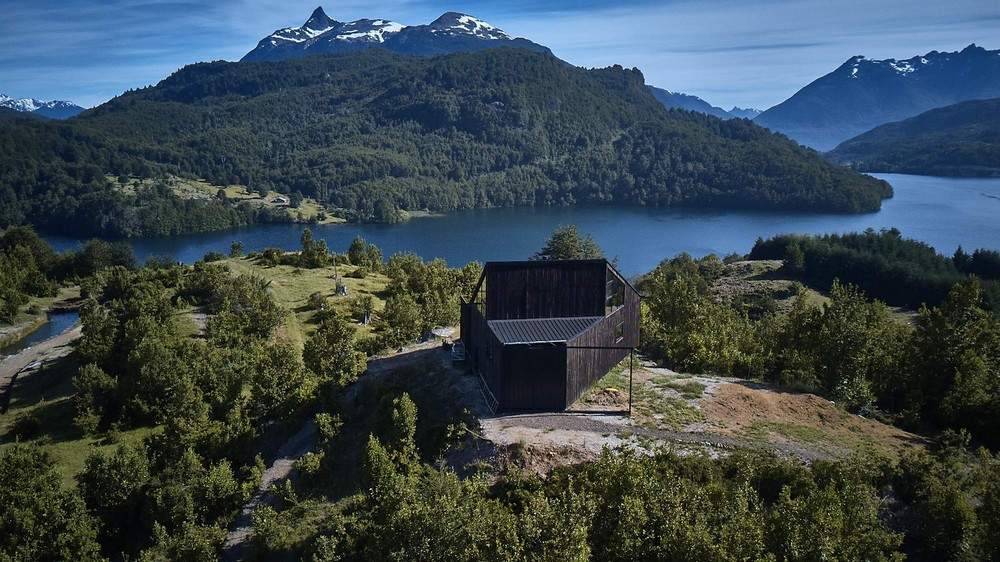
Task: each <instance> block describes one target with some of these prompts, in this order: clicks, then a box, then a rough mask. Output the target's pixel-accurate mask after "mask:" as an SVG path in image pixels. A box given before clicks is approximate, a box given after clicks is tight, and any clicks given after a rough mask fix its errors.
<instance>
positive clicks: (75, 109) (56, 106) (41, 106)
mask: <svg viewBox="0 0 1000 562" xmlns="http://www.w3.org/2000/svg"><path fill="white" fill-rule="evenodd" d="M0 107H6V108H8V109H13V110H14V111H20V112H22V113H34V114H36V115H42V116H44V117H49V118H52V119H68V118H70V117H73V116H74V115H77V114H79V113H81V112H83V111H84V109H83V108H82V107H80V106H79V105H76V104H74V103H72V102H68V101H41V100H36V99H34V98H21V99H15V98H12V97H10V96H7V95H4V94H0Z"/></svg>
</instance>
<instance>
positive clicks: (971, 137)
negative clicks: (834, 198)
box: [827, 99, 1000, 177]
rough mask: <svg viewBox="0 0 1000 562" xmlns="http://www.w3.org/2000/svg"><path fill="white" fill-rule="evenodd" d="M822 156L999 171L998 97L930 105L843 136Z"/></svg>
mask: <svg viewBox="0 0 1000 562" xmlns="http://www.w3.org/2000/svg"><path fill="white" fill-rule="evenodd" d="M827 156H828V157H829V158H830V159H831V160H833V161H835V162H840V163H843V164H850V165H851V166H852V167H854V168H855V169H858V170H862V171H865V172H892V173H903V174H921V175H929V176H971V177H986V176H989V177H996V176H1000V99H991V100H977V101H967V102H962V103H958V104H955V105H949V106H947V107H942V108H940V109H932V110H930V111H928V112H926V113H921V114H920V115H917V116H916V117H911V118H909V119H905V120H903V121H898V122H896V123H887V124H885V125H881V126H879V127H876V128H874V129H872V130H871V131H868V132H867V133H864V134H862V135H858V136H857V137H854V138H853V139H850V140H848V141H844V142H843V143H841V144H840V146H838V147H837V148H835V149H833V150H832V151H830V152H829V153H827Z"/></svg>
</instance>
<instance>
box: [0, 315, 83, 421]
mask: <svg viewBox="0 0 1000 562" xmlns="http://www.w3.org/2000/svg"><path fill="white" fill-rule="evenodd" d="M80 334H81V325H80V323H79V322H78V323H76V324H74V325H73V326H71V327H70V328H69V329H68V330H66V331H65V332H63V333H61V334H59V335H58V336H56V337H54V338H50V339H47V340H45V341H43V342H41V343H38V344H36V345H33V346H31V347H29V348H27V349H25V350H23V351H21V352H20V353H18V354H17V355H11V356H8V357H5V358H3V359H2V360H0V411H3V410H4V409H5V407H6V404H7V403H8V402H9V401H10V393H11V391H12V390H13V386H14V381H15V380H16V379H17V377H18V376H20V375H24V374H28V373H31V372H34V371H36V370H38V369H39V368H41V367H42V366H43V365H44V364H45V363H47V362H50V361H53V360H55V359H58V358H60V357H65V356H66V355H69V354H70V352H72V351H73V348H72V346H71V345H70V344H71V343H73V341H75V340H76V338H78V337H80Z"/></svg>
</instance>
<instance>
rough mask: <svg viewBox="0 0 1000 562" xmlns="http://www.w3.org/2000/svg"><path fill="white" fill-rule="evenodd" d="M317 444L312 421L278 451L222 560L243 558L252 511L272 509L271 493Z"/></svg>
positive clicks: (232, 533) (229, 538)
mask: <svg viewBox="0 0 1000 562" xmlns="http://www.w3.org/2000/svg"><path fill="white" fill-rule="evenodd" d="M315 444H316V423H315V422H314V421H312V420H310V421H308V422H306V424H305V425H303V426H302V429H300V430H299V432H298V433H296V434H295V435H293V436H292V438H291V439H289V440H288V441H285V444H284V445H282V446H281V448H280V449H278V455H277V458H276V459H274V462H272V463H271V466H270V467H268V469H267V470H265V471H264V474H263V475H262V476H261V479H260V486H259V487H258V488H257V492H256V493H255V494H254V495H253V497H252V498H250V501H249V502H247V504H246V505H244V506H243V509H241V510H240V514H239V515H238V516H236V521H235V522H234V523H233V526H232V528H231V529H230V530H229V534H228V535H226V542H225V543H224V544H223V546H222V559H223V560H232V561H236V560H241V559H242V558H243V556H244V554H245V553H246V548H247V540H248V539H249V538H250V533H251V532H252V531H253V511H254V510H255V509H257V508H258V507H260V506H262V505H273V501H274V498H273V497H272V495H271V493H270V492H271V489H272V488H273V487H274V485H275V484H277V483H278V482H281V481H282V480H285V479H286V478H288V476H289V475H290V474H291V472H292V465H294V464H295V461H297V460H298V459H299V458H301V457H302V456H303V455H305V454H306V453H308V452H309V451H311V450H312V449H313V447H314V446H315Z"/></svg>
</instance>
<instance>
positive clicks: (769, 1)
mask: <svg viewBox="0 0 1000 562" xmlns="http://www.w3.org/2000/svg"><path fill="white" fill-rule="evenodd" d="M317 1H318V0H216V1H209V0H189V1H177V0H103V1H94V0H61V1H57V0H5V1H4V5H3V7H2V10H3V13H4V16H3V18H0V92H4V93H7V94H10V95H17V96H33V97H40V98H60V99H72V100H74V101H77V102H78V103H82V104H86V105H94V104H97V103H100V102H103V101H104V100H106V99H109V98H111V97H113V96H114V95H116V94H118V93H120V92H122V91H124V90H126V89H128V88H134V87H141V86H144V85H146V84H151V83H155V82H157V81H159V80H161V79H162V78H164V77H165V76H166V75H167V74H169V73H170V72H172V71H173V70H176V69H177V68H179V67H181V66H183V65H185V64H188V63H192V62H197V61H203V60H217V59H227V60H235V59H238V58H240V57H241V56H242V55H243V54H244V53H246V52H247V51H248V50H250V49H251V48H253V46H254V45H256V43H257V41H258V40H259V39H260V38H262V37H264V36H265V35H267V34H269V33H270V32H271V31H273V30H275V29H278V28H281V27H287V26H291V25H298V24H301V23H302V22H303V21H304V20H305V19H306V18H307V17H308V16H309V13H310V12H311V11H312V9H313V8H315V6H316V3H317ZM327 11H328V13H329V14H330V15H331V16H332V17H335V18H338V19H341V20H352V19H358V18H361V17H381V18H390V19H394V20H397V21H400V22H402V23H406V24H418V23H425V22H427V21H430V20H431V19H433V18H435V17H437V16H438V15H440V14H441V13H442V12H445V11H460V12H466V13H472V14H474V15H477V16H478V17H481V18H483V19H486V20H488V21H490V22H491V23H494V24H495V25H498V26H500V27H502V28H504V29H505V30H506V31H508V32H509V33H511V34H513V35H518V36H523V37H529V38H531V39H532V40H535V41H537V42H539V43H543V44H545V45H548V46H549V47H551V48H552V50H553V51H554V52H555V53H556V55H558V56H560V57H562V58H564V59H566V60H568V61H569V62H571V63H574V64H578V65H581V66H587V67H595V66H608V65H611V64H621V65H623V66H628V67H638V68H640V69H641V70H642V71H643V73H644V74H645V76H646V79H647V82H649V83H651V84H654V85H657V86H661V87H664V88H667V89H670V90H673V91H682V92H687V93H691V94H695V95H699V96H701V97H704V98H705V99H707V100H708V101H710V102H712V103H714V104H716V105H721V106H725V107H729V106H731V105H741V106H756V107H768V106H770V105H773V104H775V103H778V102H780V101H782V100H783V99H784V98H786V97H788V96H789V95H791V94H792V93H794V92H795V91H796V90H797V89H798V88H800V87H802V86H803V85H805V84H806V83H808V82H810V81H812V80H813V79H815V78H817V77H818V76H821V75H823V74H825V73H826V72H829V71H830V70H832V69H833V68H835V67H836V66H838V65H840V64H841V63H842V62H843V61H844V60H846V59H847V58H849V57H850V56H853V55H856V54H865V55H867V56H871V57H875V58H890V57H894V58H908V57H910V56H913V55H917V54H922V53H925V52H927V51H930V50H940V51H945V50H955V49H960V48H962V47H964V46H965V45H968V44H969V43H972V42H976V43H979V44H981V45H984V46H986V47H987V48H994V49H995V48H1000V44H998V41H997V37H1000V4H998V3H997V2H996V1H995V0H952V1H950V2H947V3H942V2H937V1H936V0H934V1H931V0H918V1H913V0H880V1H879V2H871V1H870V0H760V1H756V2H748V1H746V0H668V1H663V0H624V1H612V0H549V1H538V0H510V1H506V2H496V1H493V0H472V1H455V2H445V1H443V0H388V1H385V2H378V3H371V2H366V1H363V0H341V1H338V2H337V3H336V4H335V5H333V4H331V5H328V6H327Z"/></svg>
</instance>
